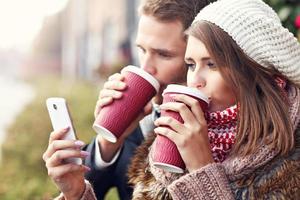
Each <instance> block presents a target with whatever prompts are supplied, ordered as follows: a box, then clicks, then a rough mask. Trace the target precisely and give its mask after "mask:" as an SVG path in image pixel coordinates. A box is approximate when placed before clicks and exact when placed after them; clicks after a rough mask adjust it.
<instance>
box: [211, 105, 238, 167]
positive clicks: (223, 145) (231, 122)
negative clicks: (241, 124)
mask: <svg viewBox="0 0 300 200" xmlns="http://www.w3.org/2000/svg"><path fill="white" fill-rule="evenodd" d="M207 125H208V137H209V142H210V147H211V151H212V155H213V158H214V160H215V161H216V162H223V161H224V160H225V159H226V156H227V155H228V153H229V152H230V150H231V148H232V146H233V144H234V141H235V136H236V127H237V106H236V105H234V106H231V107H229V108H227V109H225V110H223V111H216V112H211V113H209V114H208V117H207Z"/></svg>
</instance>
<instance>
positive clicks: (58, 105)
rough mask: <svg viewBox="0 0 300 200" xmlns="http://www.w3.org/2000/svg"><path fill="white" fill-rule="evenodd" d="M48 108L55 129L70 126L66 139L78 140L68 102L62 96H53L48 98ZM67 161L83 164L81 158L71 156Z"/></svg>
mask: <svg viewBox="0 0 300 200" xmlns="http://www.w3.org/2000/svg"><path fill="white" fill-rule="evenodd" d="M46 105H47V109H48V112H49V116H50V120H51V123H52V127H53V129H54V131H57V130H61V129H63V128H66V127H70V129H69V131H68V133H67V134H66V136H65V137H64V138H63V139H64V140H76V139H77V137H76V133H75V129H74V126H73V123H72V118H71V116H70V113H69V109H68V106H67V102H66V100H65V99H64V98H61V97H51V98H48V99H47V100H46ZM65 161H66V162H67V163H75V164H79V165H80V164H82V159H81V158H71V159H66V160H65Z"/></svg>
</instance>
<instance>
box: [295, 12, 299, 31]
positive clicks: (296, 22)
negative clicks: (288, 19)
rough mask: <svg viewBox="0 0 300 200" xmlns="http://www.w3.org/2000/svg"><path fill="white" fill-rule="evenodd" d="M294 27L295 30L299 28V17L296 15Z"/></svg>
mask: <svg viewBox="0 0 300 200" xmlns="http://www.w3.org/2000/svg"><path fill="white" fill-rule="evenodd" d="M295 26H296V28H297V29H299V28H300V15H298V16H297V17H296V19H295Z"/></svg>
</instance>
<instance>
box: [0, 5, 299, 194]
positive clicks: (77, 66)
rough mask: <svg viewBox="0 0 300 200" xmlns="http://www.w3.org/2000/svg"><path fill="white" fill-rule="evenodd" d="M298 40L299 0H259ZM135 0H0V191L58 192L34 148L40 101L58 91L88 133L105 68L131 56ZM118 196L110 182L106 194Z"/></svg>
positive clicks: (44, 122)
mask: <svg viewBox="0 0 300 200" xmlns="http://www.w3.org/2000/svg"><path fill="white" fill-rule="evenodd" d="M265 1H266V3H268V4H269V5H271V6H272V7H273V8H274V9H275V11H276V12H277V13H278V14H279V16H280V18H281V20H282V23H283V25H284V26H285V27H286V28H288V29H289V30H290V31H291V32H292V33H293V34H294V35H295V37H297V38H298V40H299V41H300V0H265ZM138 4H139V0H26V1H22V0H0V69H1V70H0V95H1V98H0V109H1V111H0V177H1V182H0V199H1V200H15V199H30V200H35V199H36V200H38V199H39V200H40V199H42V200H44V199H45V200H46V199H51V197H54V196H55V195H57V194H58V191H57V189H56V188H55V186H54V185H53V184H52V183H51V181H50V180H49V178H48V177H47V171H46V168H45V166H44V162H43V161H42V153H43V152H44V151H45V149H46V147H47V143H48V137H49V133H50V132H51V131H52V127H51V124H50V121H49V117H48V113H47V110H46V107H45V100H46V98H47V97H50V96H62V97H65V98H66V99H67V101H68V103H69V109H70V112H71V115H72V117H73V122H74V125H75V129H76V130H77V134H78V137H79V138H80V139H81V140H83V141H85V142H89V141H90V140H91V138H92V137H93V136H94V135H95V134H94V132H93V130H92V128H91V126H92V123H93V120H94V117H93V111H94V106H95V103H96V100H97V97H98V92H99V90H100V89H101V88H102V83H103V82H104V81H105V80H106V78H107V76H108V75H110V74H112V73H114V72H118V71H119V70H120V69H121V67H123V66H125V65H127V64H137V65H138V62H137V59H136V54H135V53H136V49H135V45H134V39H135V30H136V26H137V20H138V16H137V12H136V10H137V6H138ZM106 199H107V200H109V199H118V196H117V194H116V191H115V190H114V189H112V190H111V192H110V193H109V194H108V195H107V197H106Z"/></svg>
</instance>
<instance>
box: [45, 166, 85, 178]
mask: <svg viewBox="0 0 300 200" xmlns="http://www.w3.org/2000/svg"><path fill="white" fill-rule="evenodd" d="M89 170H90V168H89V167H87V166H85V165H76V164H71V163H69V164H65V165H60V166H57V167H52V168H48V175H49V176H50V177H51V178H52V179H53V180H54V181H56V182H60V177H62V176H63V175H65V174H68V173H72V172H80V171H81V172H82V173H84V172H86V171H89Z"/></svg>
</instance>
